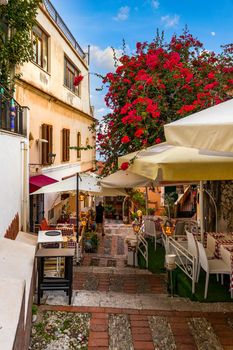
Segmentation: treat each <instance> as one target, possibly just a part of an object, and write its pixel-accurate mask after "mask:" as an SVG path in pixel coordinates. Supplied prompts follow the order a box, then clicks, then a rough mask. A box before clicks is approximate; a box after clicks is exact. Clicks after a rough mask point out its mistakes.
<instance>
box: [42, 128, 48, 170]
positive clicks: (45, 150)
mask: <svg viewBox="0 0 233 350" xmlns="http://www.w3.org/2000/svg"><path fill="white" fill-rule="evenodd" d="M42 139H44V140H47V125H46V124H42ZM47 155H48V144H47V143H45V142H43V143H42V165H46V164H47Z"/></svg>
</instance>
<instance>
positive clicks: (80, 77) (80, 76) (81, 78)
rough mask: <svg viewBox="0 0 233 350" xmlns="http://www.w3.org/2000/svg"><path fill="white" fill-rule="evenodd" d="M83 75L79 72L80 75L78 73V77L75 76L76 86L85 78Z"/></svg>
mask: <svg viewBox="0 0 233 350" xmlns="http://www.w3.org/2000/svg"><path fill="white" fill-rule="evenodd" d="M83 78H84V77H83V75H81V74H79V75H77V76H76V77H74V83H73V84H74V86H78V85H79V84H80V83H81V81H82V80H83Z"/></svg>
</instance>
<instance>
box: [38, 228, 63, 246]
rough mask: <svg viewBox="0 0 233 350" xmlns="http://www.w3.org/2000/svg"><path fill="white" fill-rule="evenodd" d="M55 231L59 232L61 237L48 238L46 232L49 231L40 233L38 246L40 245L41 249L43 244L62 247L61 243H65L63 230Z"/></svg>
mask: <svg viewBox="0 0 233 350" xmlns="http://www.w3.org/2000/svg"><path fill="white" fill-rule="evenodd" d="M54 231H57V232H59V235H57V236H48V235H46V232H49V231H39V232H38V244H39V245H40V246H39V248H41V245H42V244H43V243H59V248H60V247H61V243H62V242H63V237H62V234H61V230H54Z"/></svg>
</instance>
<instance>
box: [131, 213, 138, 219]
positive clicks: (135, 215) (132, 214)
mask: <svg viewBox="0 0 233 350" xmlns="http://www.w3.org/2000/svg"><path fill="white" fill-rule="evenodd" d="M130 216H131V219H132V220H135V219H138V214H137V213H131V214H130Z"/></svg>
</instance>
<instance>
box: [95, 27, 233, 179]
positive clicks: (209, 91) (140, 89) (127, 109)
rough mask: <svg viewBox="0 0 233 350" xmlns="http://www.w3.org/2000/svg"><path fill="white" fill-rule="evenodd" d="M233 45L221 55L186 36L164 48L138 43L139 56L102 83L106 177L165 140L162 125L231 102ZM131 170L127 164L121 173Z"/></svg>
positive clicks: (100, 144)
mask: <svg viewBox="0 0 233 350" xmlns="http://www.w3.org/2000/svg"><path fill="white" fill-rule="evenodd" d="M232 53H233V44H230V45H226V46H224V47H223V52H222V53H220V54H216V53H214V52H209V51H206V50H204V48H203V44H202V43H201V42H200V41H198V40H197V39H195V38H194V37H193V36H192V35H191V34H190V33H189V32H188V31H187V30H185V31H184V33H183V34H182V35H180V36H173V37H172V39H171V41H170V42H169V43H165V42H164V39H163V36H162V37H161V36H159V35H157V37H156V39H155V40H154V41H153V42H152V43H147V42H145V43H137V45H136V53H135V54H134V55H132V56H128V55H123V56H122V57H121V58H120V59H119V61H118V62H117V63H118V66H117V68H116V71H115V73H108V74H107V75H106V76H105V77H104V79H103V83H104V84H106V86H107V87H108V92H107V94H106V96H105V102H106V105H107V107H109V108H110V109H111V110H112V112H111V113H109V114H107V115H106V116H104V118H103V123H102V124H100V125H99V131H98V134H97V148H98V150H99V152H100V154H101V155H102V156H104V158H105V160H106V164H105V168H104V173H105V174H107V173H109V172H112V171H114V170H116V169H117V158H118V156H121V155H124V154H125V153H129V152H133V151H137V150H139V149H141V148H143V147H147V146H150V145H153V144H155V143H160V142H161V141H163V140H164V134H163V125H164V124H165V123H169V122H171V121H174V120H176V119H178V118H180V117H184V116H186V115H188V114H191V113H194V112H197V111H200V110H201V109H204V108H207V107H210V106H212V105H215V104H218V103H221V102H223V101H225V100H227V99H229V98H230V92H231V91H232V87H233V56H232ZM128 166H129V164H128V163H127V164H126V163H123V164H122V166H121V169H127V168H128Z"/></svg>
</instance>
